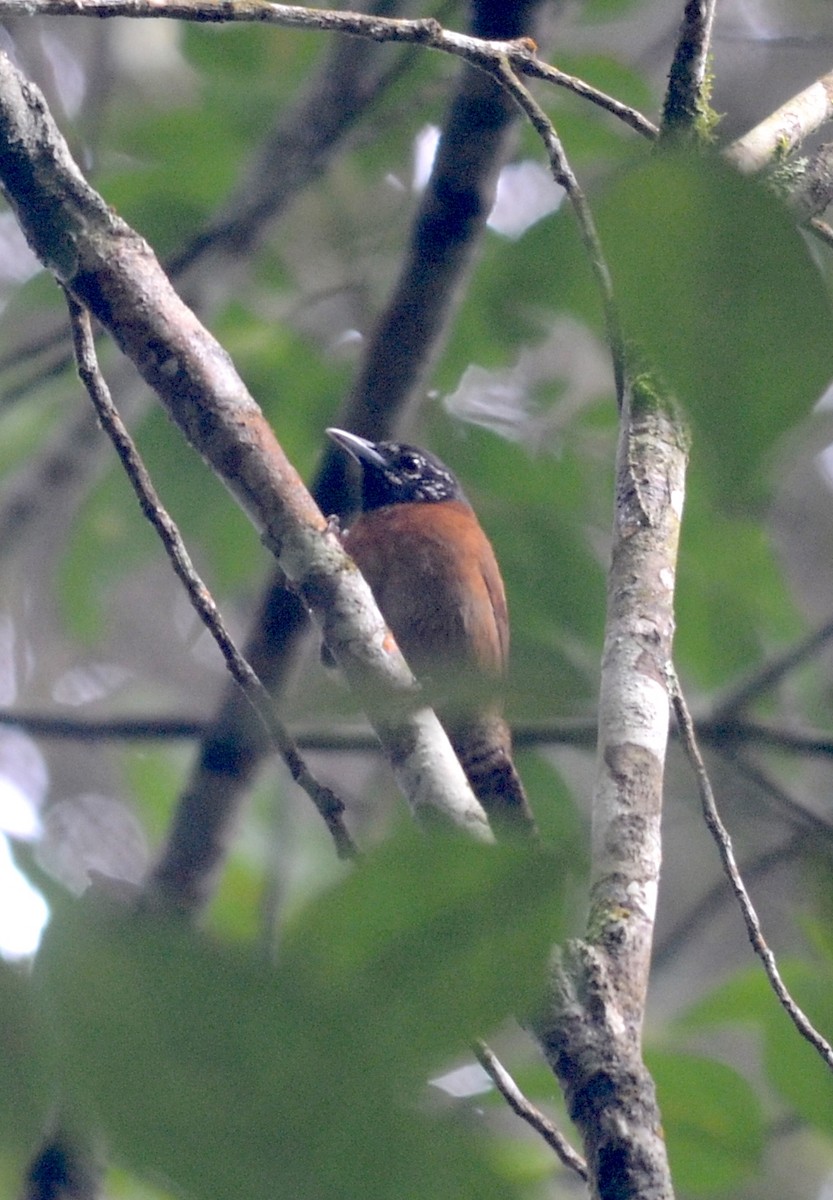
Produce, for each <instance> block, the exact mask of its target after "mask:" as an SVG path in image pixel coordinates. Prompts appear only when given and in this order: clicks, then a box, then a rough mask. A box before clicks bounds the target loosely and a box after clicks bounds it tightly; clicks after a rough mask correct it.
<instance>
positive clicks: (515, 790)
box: [327, 429, 536, 834]
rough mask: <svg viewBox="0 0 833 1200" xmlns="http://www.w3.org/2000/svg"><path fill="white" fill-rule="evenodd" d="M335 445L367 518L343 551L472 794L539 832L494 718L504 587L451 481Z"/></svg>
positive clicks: (511, 826) (441, 469) (394, 451)
mask: <svg viewBox="0 0 833 1200" xmlns="http://www.w3.org/2000/svg"><path fill="white" fill-rule="evenodd" d="M327 433H328V434H329V435H330V437H331V438H332V439H333V440H334V441H335V442H337V443H338V445H339V446H342V447H343V448H344V449H345V450H346V451H347V452H348V453H349V454H351V455H352V456H353V458H354V459H355V460H356V461H357V462H358V464H359V466H360V467H361V472H362V511H361V513H360V515H359V516H358V518H357V519H356V521H355V522H354V523H353V525H352V526H351V527H350V529H349V530H348V532H347V533H346V534H345V536H344V548H345V550H347V552H348V554H349V555H350V556H351V557H352V558H353V560H354V561H355V563H356V565H357V566H358V568H359V570H360V571H361V573H362V575H363V576H364V577H365V579H366V580H367V582H368V583H369V585H370V587H371V590H372V591H373V595H374V596H375V598H376V603H377V604H378V605H379V609H380V611H381V613H382V616H383V617H384V618H385V620H386V621H387V623H388V625H389V627H390V629H391V631H392V633H393V635H394V637H395V638H396V640H397V642H398V644H399V647H400V649H401V650H402V653H403V654H404V655H405V658H406V659H407V660H408V664H409V666H410V667H411V668H412V670H413V671H414V673H415V674H416V676H417V678H418V679H419V680H420V683H421V684H422V685H423V688H424V689H425V690H426V693H427V696H428V699H429V701H430V703H431V704H432V706H433V707H434V708H435V709H436V712H437V715H438V716H439V718H440V720H441V721H442V723H443V725H444V727H445V730H446V732H447V734H448V736H449V739H450V741H451V744H452V746H453V747H454V750H455V752H456V753H457V756H458V758H459V759H460V762H461V764H462V766H463V769H464V770H465V772H466V775H467V776H468V780H469V783H470V784H471V787H472V790H473V791H474V793H475V795H476V796H477V798H478V800H479V801H480V803H481V804H482V805H483V808H484V809H485V810H486V813H487V815H488V817H489V820H490V821H491V822H492V824H493V826H494V827H495V829H496V831H497V832H510V831H511V832H515V833H518V832H521V833H526V834H534V833H535V832H536V827H535V821H534V818H533V816H532V812H531V810H530V808H529V803H528V801H527V798H526V794H525V792H524V788H523V784H522V783H521V780H520V777H519V776H518V773H517V771H516V770H515V766H514V763H513V762H512V748H511V738H510V733H509V727H508V725H507V723H506V721H505V720H504V719H503V716H502V715H501V701H500V691H501V681H502V678H503V676H504V675H505V672H506V664H507V655H508V651H509V618H508V614H507V610H506V595H505V592H504V588H503V579H502V578H501V574H500V569H499V568H498V565H497V561H496V559H495V555H494V551H493V550H492V547H491V544H490V543H489V540H488V538H487V537H486V535H485V533H484V532H483V530H482V529H481V527H480V523H479V522H478V520H477V517H476V516H475V514H474V510H473V509H472V507H471V505H470V504H469V502H468V501H467V500H466V497H465V496H464V494H463V491H462V488H461V487H460V485H459V483H458V482H457V480H456V479H455V477H454V475H453V474H452V472H451V471H450V470H449V469H448V467H446V466H445V465H444V464H443V463H441V462H440V460H439V459H438V458H435V457H434V455H433V454H429V453H428V451H426V450H420V449H418V448H417V447H416V446H406V445H403V444H401V443H399V442H369V441H367V440H366V439H365V438H361V437H358V436H357V435H356V434H354V433H346V432H345V431H344V430H342V429H328V430H327Z"/></svg>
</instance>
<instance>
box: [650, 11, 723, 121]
mask: <svg viewBox="0 0 833 1200" xmlns="http://www.w3.org/2000/svg"><path fill="white" fill-rule="evenodd" d="M716 7H717V0H687V3H686V6H685V12H684V14H683V21H682V25H681V26H680V33H679V36H678V38H677V45H676V49H675V51H674V60H673V62H672V64H671V70H670V71H669V74H668V89H667V91H666V93H665V103H664V104H663V108H662V131H661V134H660V136H661V137H662V138H663V139H666V140H667V139H671V140H675V141H679V140H680V139H685V140H700V141H708V140H709V139H710V137H711V131H712V127H713V125H714V121H715V116H714V114H713V113H712V111H711V108H710V106H709V93H710V83H709V74H708V64H709V54H710V52H711V33H712V26H713V24H714V13H715V8H716Z"/></svg>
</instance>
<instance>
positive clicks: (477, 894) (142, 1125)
mask: <svg viewBox="0 0 833 1200" xmlns="http://www.w3.org/2000/svg"><path fill="white" fill-rule="evenodd" d="M560 874H561V872H560V871H559V870H558V869H556V866H555V864H554V863H553V862H552V861H551V860H550V859H548V858H547V856H546V855H543V854H542V855H541V856H539V857H538V856H536V857H535V858H533V859H530V858H529V855H528V854H525V855H522V854H520V853H512V852H511V851H509V850H504V849H503V848H488V847H479V846H472V845H469V844H468V843H466V844H462V843H461V841H460V840H459V839H456V838H440V837H437V838H431V839H430V840H428V839H418V838H416V836H414V835H409V836H407V837H405V838H403V839H397V840H396V841H395V842H394V843H392V844H390V845H386V846H384V847H382V848H381V850H379V851H378V852H377V853H375V854H374V855H373V856H371V857H370V858H369V859H368V860H367V861H365V862H364V863H362V864H360V866H359V867H358V869H357V870H356V871H355V873H354V874H353V875H352V876H351V877H350V878H348V879H347V880H346V881H345V882H344V883H343V884H341V885H339V886H338V887H335V888H333V889H332V890H331V891H330V892H328V893H327V894H326V895H325V896H323V897H321V898H320V899H319V900H318V901H316V902H315V903H314V904H313V905H311V906H310V907H309V908H308V910H307V911H306V912H305V913H303V914H302V915H301V917H300V918H299V919H298V920H297V921H296V922H295V923H294V924H293V926H292V928H291V929H290V930H289V931H288V933H287V935H286V939H285V942H284V946H283V949H282V954H281V962H280V964H279V967H278V968H277V969H273V968H272V967H271V966H269V965H268V964H266V963H264V962H262V961H259V960H257V959H255V958H254V957H252V956H251V955H249V954H246V953H244V952H243V951H242V950H238V949H233V948H229V947H223V946H220V945H217V944H215V943H213V942H211V941H209V940H207V939H206V938H205V937H201V936H199V935H197V934H196V933H194V932H192V931H190V930H187V929H184V928H181V927H179V926H176V925H173V924H166V923H164V922H162V921H161V920H159V919H153V918H151V917H149V916H144V917H143V916H139V915H137V914H131V913H125V912H121V911H112V910H111V909H110V908H109V906H107V905H105V904H103V903H102V902H101V900H100V899H99V900H96V899H90V900H87V901H84V902H82V903H80V904H79V903H74V902H67V903H66V904H64V905H62V906H59V911H58V912H57V913H56V916H55V919H54V920H53V922H52V925H51V926H50V929H49V931H48V932H47V935H46V938H45V941H44V946H43V949H42V952H41V955H40V956H39V959H38V964H37V980H38V983H39V987H40V990H41V994H42V997H43V1002H44V1005H45V1011H46V1013H47V1014H48V1017H49V1021H50V1026H51V1028H52V1029H54V1031H55V1037H56V1043H57V1051H56V1055H55V1069H56V1071H57V1072H59V1073H60V1075H61V1077H62V1078H63V1081H64V1083H65V1086H66V1087H67V1089H68V1090H69V1092H70V1094H71V1095H72V1096H73V1097H74V1098H75V1101H76V1103H77V1104H78V1105H79V1106H80V1107H81V1108H82V1109H83V1110H84V1111H86V1112H88V1113H90V1114H91V1117H93V1118H94V1120H95V1121H96V1123H98V1124H100V1126H101V1128H102V1129H103V1131H104V1133H105V1135H106V1137H107V1140H108V1142H109V1144H110V1145H111V1146H112V1147H113V1150H114V1153H115V1154H116V1156H117V1158H119V1159H121V1160H122V1161H123V1162H125V1163H127V1164H128V1165H130V1166H131V1168H132V1169H134V1170H135V1171H136V1172H137V1173H138V1174H139V1175H142V1176H144V1177H148V1176H151V1177H156V1178H162V1179H168V1180H171V1181H172V1182H173V1183H174V1184H175V1185H176V1186H177V1187H179V1188H181V1189H183V1190H184V1191H185V1192H186V1194H189V1195H193V1196H195V1197H202V1198H205V1200H214V1198H216V1200H221V1198H223V1200H227V1198H228V1196H230V1195H245V1196H246V1197H247V1198H249V1200H261V1198H262V1200H267V1197H268V1198H269V1200H274V1196H276V1195H287V1196H288V1195H303V1196H305V1197H311V1198H316V1197H322V1198H324V1197H326V1198H328V1200H329V1198H335V1197H344V1198H345V1200H347V1198H348V1197H355V1196H357V1195H361V1196H362V1197H364V1198H368V1200H373V1198H377V1197H378V1198H379V1200H382V1198H388V1197H391V1198H392V1197H394V1196H396V1197H405V1198H406V1200H407V1198H409V1197H413V1198H414V1200H416V1198H417V1197H420V1198H421V1197H426V1198H427V1197H431V1196H436V1195H454V1196H460V1197H471V1198H472V1200H474V1198H475V1197H480V1196H484V1195H488V1196H490V1197H492V1196H494V1197H507V1198H509V1197H511V1196H513V1195H515V1192H514V1191H513V1189H512V1187H511V1185H510V1184H508V1183H507V1182H506V1181H504V1180H502V1179H501V1178H500V1177H499V1176H498V1175H497V1174H496V1173H495V1171H494V1170H493V1168H492V1167H490V1166H489V1165H488V1161H487V1159H486V1158H485V1157H484V1153H485V1152H484V1150H483V1148H482V1147H480V1145H479V1143H478V1142H477V1140H476V1139H473V1138H472V1137H471V1135H470V1134H466V1133H465V1131H464V1130H463V1129H461V1128H460V1127H458V1126H457V1125H455V1124H454V1123H453V1122H447V1123H442V1124H441V1123H439V1121H437V1120H435V1119H434V1118H433V1117H432V1116H431V1115H430V1113H428V1112H427V1111H426V1105H425V1098H424V1094H423V1088H424V1084H425V1080H426V1079H427V1078H428V1074H429V1072H430V1071H431V1070H432V1069H433V1067H434V1065H435V1064H437V1063H439V1062H441V1061H442V1057H443V1055H445V1054H446V1053H447V1051H449V1050H450V1049H454V1050H455V1051H458V1050H459V1049H460V1047H461V1046H462V1045H463V1044H465V1041H467V1040H468V1039H469V1038H470V1037H472V1036H473V1035H474V1034H476V1033H478V1032H481V1031H484V1030H485V1028H486V1026H487V1024H488V1023H491V1022H495V1021H499V1020H502V1019H504V1018H505V1017H507V1016H508V1015H509V1014H510V1013H511V1012H522V1011H523V1009H524V1007H525V1006H526V1005H528V1004H530V1003H531V1002H532V1001H533V1000H534V999H535V998H536V996H537V994H538V989H539V988H540V985H541V981H542V978H543V970H544V958H545V953H546V946H547V945H548V944H549V942H550V940H551V939H552V937H553V936H557V934H558V932H559V919H558V905H557V903H556V900H555V897H556V895H557V893H558V891H559V887H560Z"/></svg>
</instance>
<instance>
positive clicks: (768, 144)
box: [723, 71, 833, 175]
mask: <svg viewBox="0 0 833 1200" xmlns="http://www.w3.org/2000/svg"><path fill="white" fill-rule="evenodd" d="M831 117H833V71H828V73H827V74H826V75H822V77H821V78H820V79H817V80H816V82H815V83H811V84H810V86H809V87H808V88H805V89H804V91H802V92H799V93H798V95H797V96H793V97H791V99H789V100H787V101H786V103H784V104H782V105H781V107H780V108H776V110H775V112H773V113H770V115H769V116H768V117H767V118H766V119H765V120H763V121H761V122H760V124H758V125H756V126H755V127H754V129H750V130H749V132H748V133H745V134H743V136H742V137H739V138H737V139H736V140H735V141H734V142H732V144H731V146H727V147H726V149H725V150H724V151H723V153H724V154H725V156H726V158H727V159H728V160H729V162H730V163H732V164H733V166H735V167H737V168H738V170H739V171H742V172H743V173H744V174H745V175H752V174H754V173H755V172H756V171H762V170H763V169H764V167H768V166H772V165H774V164H777V163H779V162H784V161H785V159H787V158H789V156H790V155H791V154H792V153H793V151H795V150H797V149H798V147H799V146H800V145H801V143H802V142H803V141H804V140H805V138H808V137H809V136H810V135H811V134H813V133H815V132H816V131H817V130H818V129H819V128H820V127H821V126H822V125H824V124H825V123H826V122H827V121H829V120H830V118H831Z"/></svg>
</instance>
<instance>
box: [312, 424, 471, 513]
mask: <svg viewBox="0 0 833 1200" xmlns="http://www.w3.org/2000/svg"><path fill="white" fill-rule="evenodd" d="M327 433H328V434H329V435H330V437H331V438H332V439H333V441H334V442H338V444H339V446H342V447H343V448H344V449H345V450H346V451H347V453H348V454H352V456H353V458H355V460H356V462H357V463H358V464H359V466H360V467H361V469H362V508H363V509H364V510H365V511H368V510H369V509H372V508H382V507H384V506H385V505H386V504H411V503H414V502H416V503H423V504H436V503H437V502H438V501H440V500H465V496H464V495H463V490H462V488H461V487H460V485H459V483H458V482H457V480H456V479H455V478H454V476H453V474H452V473H451V471H449V469H448V467H447V466H445V464H444V463H441V462H440V460H439V459H438V458H435V457H434V455H433V454H429V453H428V451H427V450H420V449H419V448H418V447H417V446H406V445H403V443H402V442H368V441H367V440H366V439H365V438H361V437H358V436H357V435H356V434H355V433H345V431H344V430H343V429H328V430H327Z"/></svg>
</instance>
